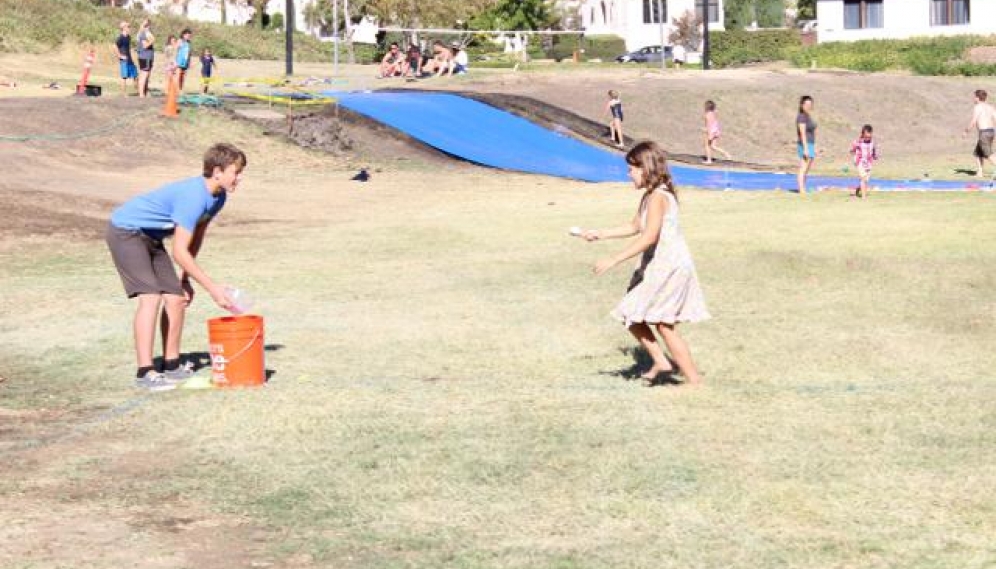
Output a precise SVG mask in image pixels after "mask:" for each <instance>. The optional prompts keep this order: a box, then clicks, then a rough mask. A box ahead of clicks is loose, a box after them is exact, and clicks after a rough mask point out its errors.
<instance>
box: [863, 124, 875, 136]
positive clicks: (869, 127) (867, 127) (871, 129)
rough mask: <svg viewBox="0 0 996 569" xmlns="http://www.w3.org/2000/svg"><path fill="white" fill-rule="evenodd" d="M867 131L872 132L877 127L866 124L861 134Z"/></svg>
mask: <svg viewBox="0 0 996 569" xmlns="http://www.w3.org/2000/svg"><path fill="white" fill-rule="evenodd" d="M866 132H867V133H868V134H872V133H873V132H875V129H873V128H872V125H870V124H866V125H865V126H863V127H861V134H864V133H866Z"/></svg>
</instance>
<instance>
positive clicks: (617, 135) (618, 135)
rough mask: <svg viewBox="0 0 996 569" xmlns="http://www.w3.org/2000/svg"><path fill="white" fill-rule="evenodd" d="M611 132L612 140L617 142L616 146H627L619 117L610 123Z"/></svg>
mask: <svg viewBox="0 0 996 569" xmlns="http://www.w3.org/2000/svg"><path fill="white" fill-rule="evenodd" d="M609 134H611V135H612V142H615V143H616V146H618V147H619V148H622V147H623V146H625V140H626V139H625V138H623V129H622V121H621V120H619V119H612V124H610V125H609Z"/></svg>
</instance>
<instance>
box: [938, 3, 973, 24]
mask: <svg viewBox="0 0 996 569" xmlns="http://www.w3.org/2000/svg"><path fill="white" fill-rule="evenodd" d="M968 4H969V0H930V25H931V26H957V25H959V24H968V23H969V11H968Z"/></svg>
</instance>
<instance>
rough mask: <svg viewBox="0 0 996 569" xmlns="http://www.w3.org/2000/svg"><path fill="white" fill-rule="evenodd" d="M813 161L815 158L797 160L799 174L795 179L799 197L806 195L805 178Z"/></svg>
mask: <svg viewBox="0 0 996 569" xmlns="http://www.w3.org/2000/svg"><path fill="white" fill-rule="evenodd" d="M814 160H815V158H803V159H801V160H799V173H798V174H797V175H796V177H795V178H796V183H797V184H798V188H799V195H800V196H804V195H806V176H808V175H809V169H810V168H812V167H813V161H814Z"/></svg>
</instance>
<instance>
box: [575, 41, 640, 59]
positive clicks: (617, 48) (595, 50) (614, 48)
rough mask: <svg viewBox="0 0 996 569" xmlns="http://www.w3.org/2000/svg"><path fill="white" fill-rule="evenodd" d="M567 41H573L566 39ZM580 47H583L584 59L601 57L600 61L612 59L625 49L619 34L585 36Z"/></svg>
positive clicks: (624, 43) (624, 51)
mask: <svg viewBox="0 0 996 569" xmlns="http://www.w3.org/2000/svg"><path fill="white" fill-rule="evenodd" d="M568 37H569V36H568ZM572 39H573V38H572ZM568 43H569V44H570V43H573V42H572V41H571V40H568ZM582 49H584V58H585V59H601V60H602V61H612V60H614V59H615V58H616V56H617V55H621V54H623V53H626V51H627V49H626V42H625V41H624V40H623V39H622V38H621V37H619V36H590V37H586V38H584V40H582Z"/></svg>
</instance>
